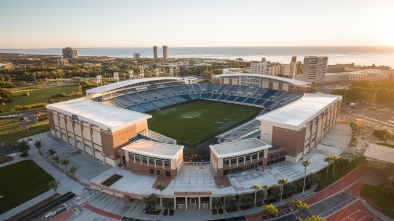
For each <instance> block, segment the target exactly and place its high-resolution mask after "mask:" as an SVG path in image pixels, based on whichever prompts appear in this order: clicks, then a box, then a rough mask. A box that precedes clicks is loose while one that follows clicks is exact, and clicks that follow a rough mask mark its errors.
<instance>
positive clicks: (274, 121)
mask: <svg viewBox="0 0 394 221" xmlns="http://www.w3.org/2000/svg"><path fill="white" fill-rule="evenodd" d="M341 104H342V97H341V96H336V95H329V94H304V96H303V97H302V98H301V99H299V100H297V101H295V102H293V103H291V104H289V105H287V106H284V107H282V108H280V109H277V110H275V111H272V112H269V113H267V114H265V115H262V116H259V117H257V120H260V121H261V125H260V129H261V138H260V139H261V140H262V141H264V142H266V143H267V144H271V145H272V146H273V147H278V148H279V147H280V148H285V149H286V160H287V161H290V162H293V163H296V162H298V161H299V160H300V159H302V158H303V157H304V155H305V154H307V153H309V152H311V151H312V150H313V148H315V147H316V146H317V144H318V143H319V142H320V141H321V139H322V138H324V136H325V135H326V134H327V133H328V132H329V131H330V129H331V128H332V127H333V126H334V124H335V123H336V120H337V117H338V116H339V114H340V110H341Z"/></svg>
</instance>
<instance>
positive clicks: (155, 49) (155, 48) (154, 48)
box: [153, 46, 157, 59]
mask: <svg viewBox="0 0 394 221" xmlns="http://www.w3.org/2000/svg"><path fill="white" fill-rule="evenodd" d="M153 58H154V59H157V46H153Z"/></svg>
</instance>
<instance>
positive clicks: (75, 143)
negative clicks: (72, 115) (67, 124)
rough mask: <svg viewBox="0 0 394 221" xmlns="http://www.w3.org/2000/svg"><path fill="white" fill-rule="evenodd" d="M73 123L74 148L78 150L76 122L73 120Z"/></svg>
mask: <svg viewBox="0 0 394 221" xmlns="http://www.w3.org/2000/svg"><path fill="white" fill-rule="evenodd" d="M71 122H72V127H73V138H74V148H75V149H77V148H78V147H77V145H78V144H77V138H76V136H75V129H74V127H75V122H74V120H71Z"/></svg>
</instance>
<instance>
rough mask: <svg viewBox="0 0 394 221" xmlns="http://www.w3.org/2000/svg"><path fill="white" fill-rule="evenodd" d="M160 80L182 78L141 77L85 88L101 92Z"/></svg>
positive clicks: (92, 92) (89, 91)
mask: <svg viewBox="0 0 394 221" xmlns="http://www.w3.org/2000/svg"><path fill="white" fill-rule="evenodd" d="M160 80H182V78H179V77H153V78H141V79H133V80H128V81H121V82H116V83H113V84H107V85H103V86H99V87H95V88H92V89H89V90H86V94H101V93H105V92H108V91H112V90H116V89H119V88H122V87H126V86H129V85H133V84H138V83H143V82H149V81H160Z"/></svg>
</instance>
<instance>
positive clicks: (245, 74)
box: [214, 72, 309, 86]
mask: <svg viewBox="0 0 394 221" xmlns="http://www.w3.org/2000/svg"><path fill="white" fill-rule="evenodd" d="M239 76H241V77H242V76H245V77H261V78H267V79H272V80H277V81H283V82H287V83H290V84H294V85H298V86H307V85H309V83H308V82H305V81H299V80H295V79H291V78H284V77H277V76H271V75H265V74H247V73H235V72H234V74H218V75H215V76H214V77H215V78H221V77H239Z"/></svg>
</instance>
